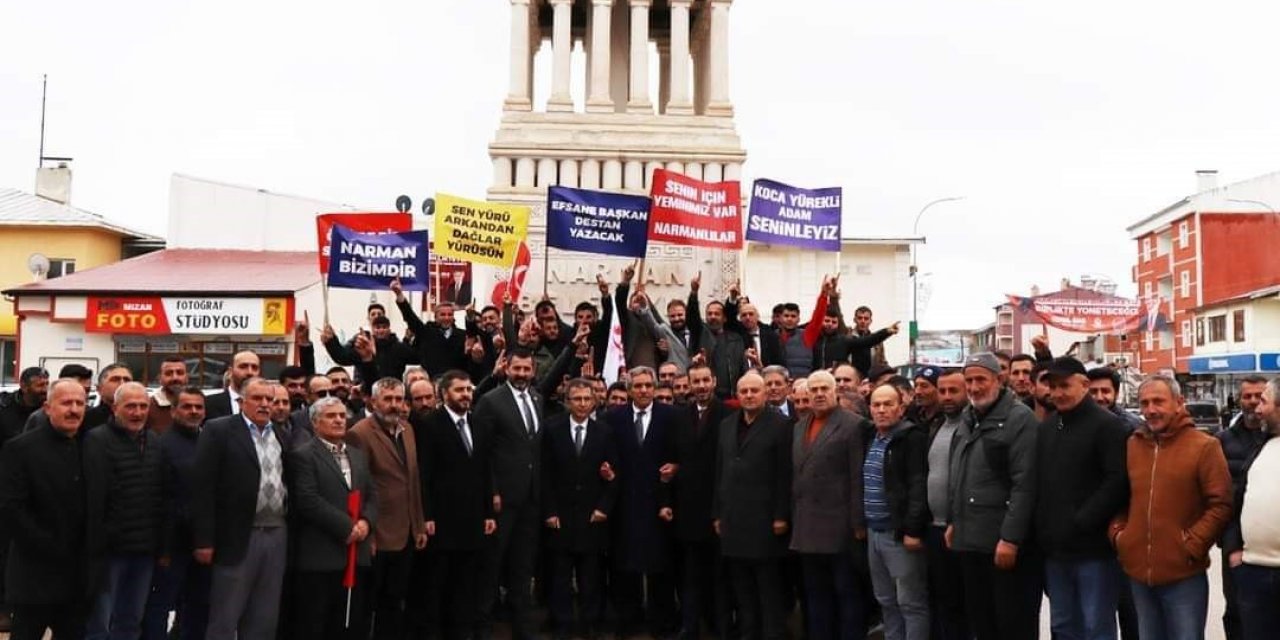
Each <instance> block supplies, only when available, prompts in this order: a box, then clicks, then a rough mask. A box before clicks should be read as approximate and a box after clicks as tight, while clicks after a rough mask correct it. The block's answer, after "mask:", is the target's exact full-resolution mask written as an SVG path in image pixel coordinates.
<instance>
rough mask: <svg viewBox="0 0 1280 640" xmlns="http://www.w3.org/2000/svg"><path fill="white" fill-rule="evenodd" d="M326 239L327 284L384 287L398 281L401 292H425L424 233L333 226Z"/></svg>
mask: <svg viewBox="0 0 1280 640" xmlns="http://www.w3.org/2000/svg"><path fill="white" fill-rule="evenodd" d="M331 233H332V239H331V240H330V242H329V246H330V251H329V256H330V259H329V281H328V282H329V286H330V287H340V288H343V289H373V290H378V291H380V290H384V289H386V288H387V287H389V286H391V281H392V280H395V279H397V278H398V279H399V280H400V286H402V287H404V290H405V291H426V290H427V286H428V284H429V276H428V274H427V263H428V260H427V242H428V239H427V232H426V231H404V232H401V233H359V232H356V231H352V230H350V229H348V228H346V227H344V226H342V225H340V224H339V225H334V227H333V229H332V230H331Z"/></svg>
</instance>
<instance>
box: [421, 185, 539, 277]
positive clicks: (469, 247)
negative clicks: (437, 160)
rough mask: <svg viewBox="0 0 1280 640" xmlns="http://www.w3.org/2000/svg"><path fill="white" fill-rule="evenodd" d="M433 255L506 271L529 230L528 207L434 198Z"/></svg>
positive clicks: (453, 198) (450, 197)
mask: <svg viewBox="0 0 1280 640" xmlns="http://www.w3.org/2000/svg"><path fill="white" fill-rule="evenodd" d="M435 217H436V227H435V233H434V234H432V235H433V236H434V237H435V239H436V253H438V254H439V255H441V256H444V257H449V258H457V259H458V260H465V261H468V262H474V263H480V264H490V265H493V266H495V267H503V268H508V267H510V266H511V265H512V264H513V263H514V262H515V258H516V252H517V251H518V250H519V248H520V243H521V242H522V241H523V240H524V239H525V235H526V234H527V233H528V230H529V207H526V206H522V205H516V204H499V203H496V202H484V201H480V200H467V199H465V198H459V197H457V196H451V195H448V194H444V193H437V194H436V216H435Z"/></svg>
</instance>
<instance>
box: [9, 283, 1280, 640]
mask: <svg viewBox="0 0 1280 640" xmlns="http://www.w3.org/2000/svg"><path fill="white" fill-rule="evenodd" d="M633 278H634V271H633V270H632V269H627V270H626V271H625V272H624V273H623V279H622V282H621V283H619V284H618V285H617V287H616V288H615V290H614V291H613V293H612V295H611V293H610V286H609V284H608V283H606V282H605V281H604V280H603V279H600V280H599V282H598V284H599V288H600V300H599V303H600V304H599V306H598V307H597V306H596V305H595V304H594V303H592V302H589V301H586V302H582V303H580V304H578V305H577V306H576V307H575V308H574V309H573V322H572V323H566V322H565V321H564V320H563V319H562V316H561V314H560V312H559V310H558V309H557V308H556V306H555V305H554V304H553V303H551V302H550V301H549V300H543V301H542V302H540V303H539V304H538V305H537V306H536V307H535V309H534V310H533V314H532V315H531V316H530V317H528V318H524V317H522V316H521V314H520V313H519V312H518V310H517V309H516V308H515V307H514V306H512V305H510V304H508V305H505V308H503V309H500V308H496V307H487V308H484V309H482V310H480V311H479V312H476V311H475V310H473V309H465V310H463V309H457V308H456V307H454V306H453V305H451V304H441V305H438V306H436V307H435V308H434V309H433V318H432V320H430V321H426V322H424V321H423V320H422V319H421V318H419V317H418V315H417V312H416V311H415V310H414V308H413V305H412V304H410V302H409V300H408V299H407V298H406V297H405V296H404V294H403V292H402V291H401V290H400V288H399V286H398V285H394V284H393V287H392V290H393V292H394V293H395V295H396V298H397V307H398V309H399V311H400V313H401V316H402V318H403V320H404V322H405V325H406V326H407V328H408V332H407V333H408V334H409V335H406V336H404V337H400V336H396V335H395V334H393V333H391V330H390V320H389V318H387V316H386V313H385V309H383V308H382V307H381V306H380V305H371V306H370V308H369V318H368V320H369V322H368V329H364V328H362V329H360V330H359V331H357V332H356V334H355V336H354V337H353V338H352V339H351V340H350V341H347V342H346V343H343V342H341V341H340V340H339V339H338V338H337V336H336V333H335V331H334V330H333V329H332V328H331V327H329V326H325V327H323V328H322V330H321V332H320V336H321V342H322V344H323V346H324V347H325V349H326V351H327V352H328V354H329V356H330V358H331V359H332V360H333V361H334V362H336V363H338V366H335V367H333V368H331V369H330V370H329V371H327V372H326V373H324V374H321V373H318V372H316V371H315V364H314V351H313V346H312V344H311V335H310V334H311V327H310V326H309V324H308V323H307V322H306V321H305V320H304V321H303V322H300V323H299V324H298V327H297V331H296V334H295V340H296V344H297V347H298V353H299V364H298V365H296V366H288V367H285V368H284V369H283V370H282V371H280V372H279V375H278V376H276V377H275V379H271V380H268V379H265V378H263V377H261V373H262V372H261V361H260V359H259V358H258V356H257V355H256V354H254V353H252V352H249V351H244V352H240V353H236V354H235V355H234V357H233V359H232V362H231V364H230V366H229V368H228V371H227V376H226V388H225V389H223V390H222V391H220V392H218V393H215V394H212V395H206V393H205V392H204V391H203V390H202V389H199V388H196V387H193V386H189V385H188V373H189V372H188V371H187V368H186V363H185V362H184V361H183V360H182V359H181V358H178V357H174V358H170V359H168V360H165V361H164V362H163V364H162V365H161V368H160V371H159V374H158V376H157V379H156V380H155V383H156V384H157V385H158V389H156V390H155V391H154V392H148V389H147V388H146V387H145V386H143V385H142V384H140V383H139V382H135V381H134V380H133V376H132V372H131V371H130V370H129V368H128V367H127V366H125V365H123V364H111V365H107V366H105V367H103V368H102V369H101V370H100V371H99V372H97V375H96V380H95V376H94V373H93V372H91V371H89V370H87V369H85V368H83V367H80V366H78V365H69V366H67V367H64V369H63V370H62V371H61V372H60V373H59V375H58V376H57V377H56V378H53V377H51V376H50V375H49V374H48V372H46V371H44V370H42V369H39V368H29V369H26V370H24V371H22V372H21V376H20V388H19V389H18V390H17V391H16V392H13V393H12V394H6V395H3V396H0V543H3V544H0V548H3V549H4V550H5V551H7V562H5V563H4V565H3V566H4V567H5V580H4V584H5V587H6V590H5V592H4V593H3V600H4V602H5V603H6V606H7V607H8V612H9V613H11V614H12V619H11V625H12V629H11V632H12V637H13V638H15V639H16V640H28V639H35V638H41V637H43V635H44V634H45V633H46V631H47V630H52V632H53V634H54V637H55V638H59V639H62V638H79V637H87V638H94V639H96V638H139V637H145V638H150V639H159V638H166V637H173V636H180V637H182V638H210V639H214V640H223V639H230V638H240V639H242V640H258V639H267V638H334V639H338V638H343V639H349V638H358V639H359V640H367V639H368V638H376V639H387V640H402V639H406V638H413V639H418V638H425V639H430V640H436V639H449V640H454V639H464V638H465V639H473V640H488V639H489V638H491V637H492V635H493V634H494V632H495V625H496V624H499V623H502V624H505V625H508V626H509V629H510V633H511V636H512V637H513V638H515V639H516V640H528V639H531V638H534V637H535V636H536V635H537V634H538V633H539V632H541V631H545V632H546V633H548V634H550V635H551V636H552V637H553V638H556V639H557V640H558V639H560V638H569V637H585V638H588V639H594V638H596V637H598V636H599V635H602V634H611V635H613V636H614V637H616V638H619V639H626V638H629V637H632V636H636V635H641V634H649V635H652V636H654V637H658V638H675V639H677V640H693V639H695V638H700V637H704V636H707V635H710V636H713V637H724V638H743V639H745V640H766V639H767V640H780V639H782V638H784V637H788V636H794V635H795V634H796V633H797V632H798V633H799V634H800V635H801V636H804V637H807V638H809V640H850V639H857V638H863V637H866V635H867V633H868V631H869V630H870V629H871V628H872V626H873V625H880V626H882V628H883V633H884V637H885V638H887V639H889V640H904V639H905V640H924V639H926V638H932V639H936V640H960V639H969V638H977V639H978V640H989V639H990V640H996V639H1010V640H1027V639H1029V638H1036V637H1038V634H1039V620H1040V608H1041V600H1042V594H1047V595H1048V599H1049V603H1050V618H1051V621H1052V629H1053V637H1054V638H1056V639H1060V640H1076V639H1088V640H1094V639H1114V638H1117V637H1123V638H1125V640H1130V639H1133V638H1146V639H1151V640H1164V639H1173V640H1180V639H1183V638H1200V637H1203V634H1204V630H1205V627H1206V624H1207V621H1206V617H1207V605H1208V581H1207V578H1206V570H1207V569H1208V567H1209V564H1210V560H1209V554H1210V549H1211V547H1212V546H1214V545H1215V544H1218V545H1219V546H1220V547H1221V549H1222V554H1223V562H1222V564H1223V571H1224V575H1225V576H1227V577H1228V579H1227V580H1226V581H1225V583H1224V584H1225V585H1226V590H1227V593H1226V596H1227V602H1228V604H1229V606H1228V614H1227V617H1226V618H1224V624H1225V625H1226V628H1227V632H1228V637H1230V638H1233V639H1234V638H1246V639H1250V640H1254V639H1261V638H1273V637H1275V634H1276V633H1277V630H1280V607H1277V606H1276V605H1277V604H1280V524H1278V523H1280V514H1278V513H1276V511H1277V509H1280V495H1277V493H1276V492H1277V491H1280V489H1276V488H1277V487H1280V445H1278V444H1275V441H1273V440H1271V439H1269V437H1270V435H1271V434H1272V433H1274V432H1275V429H1276V428H1277V427H1278V426H1280V411H1277V410H1276V400H1277V393H1278V392H1280V382H1277V381H1267V380H1266V379H1263V378H1250V379H1248V380H1247V381H1246V382H1244V383H1243V384H1242V385H1241V389H1240V405H1241V408H1242V410H1243V413H1242V416H1241V418H1240V419H1239V420H1238V421H1237V422H1236V423H1235V424H1233V425H1232V426H1231V427H1230V429H1227V430H1226V431H1224V432H1223V433H1222V434H1221V435H1220V436H1219V438H1214V437H1212V436H1209V435H1207V434H1205V433H1203V432H1200V431H1198V430H1196V428H1195V427H1194V425H1193V423H1192V421H1191V419H1190V417H1189V416H1188V415H1187V412H1186V410H1185V407H1184V401H1183V398H1182V394H1181V390H1180V388H1179V385H1178V383H1177V382H1176V381H1175V380H1174V379H1172V378H1168V377H1163V376H1152V377H1149V378H1147V379H1146V380H1145V381H1144V382H1143V383H1142V384H1141V386H1140V388H1139V389H1138V402H1139V406H1140V409H1141V419H1140V420H1139V419H1137V418H1136V417H1134V416H1132V415H1130V414H1129V413H1127V412H1125V411H1123V410H1122V409H1121V408H1120V407H1118V406H1117V403H1116V398H1117V395H1118V391H1119V390H1120V378H1119V376H1118V375H1117V374H1116V373H1115V372H1114V371H1112V370H1110V369H1107V368H1095V369H1089V370H1087V369H1086V368H1085V366H1084V365H1083V364H1082V363H1080V362H1079V361H1077V360H1075V359H1072V358H1070V357H1059V358H1054V357H1053V356H1052V354H1049V353H1048V352H1047V349H1046V348H1045V344H1044V342H1043V341H1042V340H1037V341H1036V342H1035V347H1036V355H1018V356H1012V357H1010V356H1008V355H1006V354H991V353H980V354H973V355H971V356H969V357H968V358H967V359H966V361H965V362H964V363H963V366H961V367H957V368H945V369H944V368H939V367H933V366H926V367H922V368H918V369H917V370H915V371H913V372H911V375H912V377H911V378H908V377H904V376H903V375H900V374H899V372H898V370H896V369H893V368H891V367H889V366H887V363H885V362H884V356H883V349H882V343H883V342H884V341H885V340H887V339H889V338H890V337H892V336H893V335H894V334H895V333H896V331H897V325H896V324H894V325H891V326H889V327H887V328H884V329H881V330H879V331H872V330H871V322H872V313H871V310H870V309H867V308H865V307H863V308H858V309H857V310H855V312H854V316H853V320H854V324H853V326H846V324H845V322H844V315H843V313H842V311H841V309H840V291H839V285H838V280H836V279H832V278H828V279H826V280H825V281H824V283H823V285H822V290H821V293H820V294H819V296H818V298H817V300H816V301H815V304H814V311H813V315H812V316H811V318H810V319H809V322H808V323H807V324H802V323H801V322H800V320H801V319H800V309H799V306H798V305H797V304H791V303H788V304H780V305H778V306H777V307H775V308H774V309H773V318H772V322H768V323H766V322H765V321H764V320H763V319H762V318H761V317H760V314H759V311H758V309H757V308H756V307H755V305H754V304H753V303H752V302H751V301H750V300H749V299H748V298H747V297H745V296H743V295H741V292H740V291H739V290H738V288H737V287H733V288H732V289H731V290H730V292H729V296H728V297H727V298H726V299H725V300H722V301H721V300H712V301H710V302H708V303H706V305H705V306H703V305H701V303H700V302H699V300H698V294H699V285H700V277H695V278H693V279H692V281H691V286H690V292H689V296H688V300H687V301H681V300H674V301H671V302H670V303H668V304H667V305H666V309H665V314H662V313H659V312H658V310H657V309H655V308H654V306H655V305H654V304H653V302H652V301H651V300H650V299H649V298H648V297H647V296H646V294H645V291H644V286H643V284H637V285H636V286H635V287H634V289H633V288H632V286H631V280H632V279H633ZM455 313H465V316H466V317H465V319H463V320H462V323H461V324H462V325H463V326H462V327H459V326H457V325H458V324H459V323H458V319H455V317H454V316H455ZM614 313H619V314H620V315H619V320H620V323H621V325H622V331H623V336H624V339H623V344H624V347H625V348H624V350H625V357H626V362H627V364H628V369H627V371H625V372H622V374H621V376H620V379H619V381H617V382H615V383H613V384H606V382H605V378H606V376H605V375H603V373H604V363H605V361H606V357H605V352H606V350H607V345H608V340H609V326H610V321H611V318H612V315H613V314H614ZM346 367H352V369H351V370H348V369H347V368H346ZM353 374H354V375H353ZM95 384H96V392H97V395H98V398H99V401H98V404H96V405H95V406H92V407H89V406H87V404H86V398H87V396H88V394H89V393H90V391H92V390H93V389H92V387H93V385H95ZM543 605H545V608H546V611H547V613H548V616H547V619H546V623H545V627H543V628H540V627H539V624H540V623H539V620H540V619H541V618H540V616H536V615H535V613H536V612H537V610H538V609H539V608H540V607H541V606H543ZM795 616H798V617H799V618H798V619H799V620H801V621H802V622H801V624H800V625H799V627H798V629H797V628H792V627H789V625H788V621H789V620H793V619H796V618H795Z"/></svg>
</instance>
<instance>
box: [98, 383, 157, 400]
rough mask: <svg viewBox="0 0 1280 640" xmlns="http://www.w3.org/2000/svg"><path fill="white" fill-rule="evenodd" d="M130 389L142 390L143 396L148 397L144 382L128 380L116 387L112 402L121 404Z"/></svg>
mask: <svg viewBox="0 0 1280 640" xmlns="http://www.w3.org/2000/svg"><path fill="white" fill-rule="evenodd" d="M82 388H83V387H82ZM130 391H141V392H142V395H143V397H146V395H147V388H146V387H145V386H143V384H142V383H140V382H126V383H124V384H122V385H120V386H118V387H116V393H115V395H114V396H112V398H111V403H112V404H117V405H118V404H120V400H121V398H124V394H125V393H128V392H130Z"/></svg>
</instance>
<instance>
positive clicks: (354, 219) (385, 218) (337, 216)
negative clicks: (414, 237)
mask: <svg viewBox="0 0 1280 640" xmlns="http://www.w3.org/2000/svg"><path fill="white" fill-rule="evenodd" d="M335 224H340V225H342V226H344V227H346V228H348V229H350V230H352V231H357V232H360V233H400V232H401V231H412V230H413V216H412V215H410V214H407V213H322V214H320V215H318V216H316V255H317V256H319V258H320V273H321V275H327V274H328V273H329V232H330V231H331V230H332V229H333V225H335Z"/></svg>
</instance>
